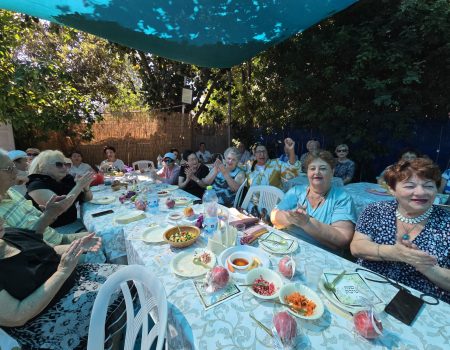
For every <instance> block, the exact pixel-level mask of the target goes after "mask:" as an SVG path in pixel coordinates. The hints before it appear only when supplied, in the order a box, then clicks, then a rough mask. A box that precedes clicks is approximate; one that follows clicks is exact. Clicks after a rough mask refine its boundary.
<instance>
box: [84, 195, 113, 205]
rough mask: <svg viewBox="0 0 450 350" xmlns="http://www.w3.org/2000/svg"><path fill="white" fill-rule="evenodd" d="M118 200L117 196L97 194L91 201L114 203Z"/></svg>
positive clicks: (93, 202)
mask: <svg viewBox="0 0 450 350" xmlns="http://www.w3.org/2000/svg"><path fill="white" fill-rule="evenodd" d="M115 200H116V197H114V196H108V195H107V196H97V197H94V198H92V199H91V200H90V201H89V203H92V204H110V203H113V202H114V201H115Z"/></svg>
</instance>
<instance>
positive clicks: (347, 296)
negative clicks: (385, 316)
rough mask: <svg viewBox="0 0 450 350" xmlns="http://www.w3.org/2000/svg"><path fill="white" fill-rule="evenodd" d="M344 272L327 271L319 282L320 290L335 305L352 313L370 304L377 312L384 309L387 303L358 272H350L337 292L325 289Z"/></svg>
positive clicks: (340, 283)
mask: <svg viewBox="0 0 450 350" xmlns="http://www.w3.org/2000/svg"><path fill="white" fill-rule="evenodd" d="M340 272H342V270H326V271H324V272H323V275H322V277H321V278H320V281H319V289H320V290H321V291H322V293H323V295H325V297H326V298H327V299H328V300H329V301H330V302H332V303H333V304H334V305H336V306H337V307H339V308H340V309H342V310H345V311H348V312H350V313H353V314H354V313H356V312H358V311H361V310H365V309H367V305H368V302H370V303H371V304H372V305H374V307H375V309H376V310H377V311H382V310H383V309H384V306H385V303H384V302H383V300H382V299H380V297H379V296H378V295H377V294H376V293H375V292H374V291H373V290H372V289H371V288H370V287H369V285H368V284H367V282H366V280H365V279H364V277H362V276H361V275H360V274H359V273H357V272H348V273H346V274H345V275H344V276H342V278H341V279H340V280H339V282H338V283H337V284H336V286H335V288H336V291H335V292H332V291H329V290H327V289H326V288H325V287H324V283H325V282H332V281H333V280H334V278H335V277H336V276H337V275H338V274H339V273H340Z"/></svg>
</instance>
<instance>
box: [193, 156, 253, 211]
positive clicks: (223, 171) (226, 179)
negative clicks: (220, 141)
mask: <svg viewBox="0 0 450 350" xmlns="http://www.w3.org/2000/svg"><path fill="white" fill-rule="evenodd" d="M224 156H225V164H223V163H222V162H221V161H220V160H219V159H217V160H216V162H215V163H214V167H213V168H212V169H211V171H210V172H209V174H208V176H207V177H205V178H204V179H203V180H202V181H201V183H202V184H205V185H211V184H212V187H213V188H214V190H215V191H216V194H217V197H218V198H219V203H220V204H223V205H225V206H227V207H232V206H233V203H234V198H235V196H236V192H237V190H238V189H239V187H240V186H241V185H242V183H243V182H244V181H245V172H244V170H243V169H242V168H240V167H238V163H239V159H240V157H241V154H240V153H239V150H238V149H237V148H236V147H229V148H227V149H226V150H225V153H224Z"/></svg>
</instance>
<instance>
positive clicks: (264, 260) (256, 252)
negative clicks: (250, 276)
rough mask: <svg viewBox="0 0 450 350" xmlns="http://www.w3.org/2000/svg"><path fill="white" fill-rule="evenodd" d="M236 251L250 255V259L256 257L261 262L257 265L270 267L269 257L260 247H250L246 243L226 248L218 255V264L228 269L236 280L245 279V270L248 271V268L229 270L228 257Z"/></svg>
mask: <svg viewBox="0 0 450 350" xmlns="http://www.w3.org/2000/svg"><path fill="white" fill-rule="evenodd" d="M236 252H246V253H248V254H250V255H251V256H252V261H253V258H257V259H258V260H259V261H260V262H261V265H259V266H258V267H266V268H270V259H269V257H268V256H267V254H266V253H265V252H264V251H263V250H261V249H258V248H255V247H251V246H248V245H241V246H235V247H230V248H227V249H225V250H224V251H223V252H222V253H221V254H220V255H219V261H218V263H219V264H220V265H222V266H223V267H225V268H226V269H227V270H228V272H229V274H230V276H231V277H233V278H234V279H236V280H239V281H243V280H245V277H246V276H247V272H248V271H249V270H234V272H231V271H230V270H229V268H228V264H227V260H228V257H229V256H230V255H231V254H233V253H236ZM250 271H251V270H250Z"/></svg>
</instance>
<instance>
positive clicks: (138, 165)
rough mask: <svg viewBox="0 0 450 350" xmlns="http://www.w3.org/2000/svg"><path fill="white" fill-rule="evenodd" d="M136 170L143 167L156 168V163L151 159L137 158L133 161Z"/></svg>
mask: <svg viewBox="0 0 450 350" xmlns="http://www.w3.org/2000/svg"><path fill="white" fill-rule="evenodd" d="M132 166H133V169H134V170H141V169H147V168H150V169H154V168H155V164H154V163H153V162H152V161H151V160H137V161H135V162H133V164H132Z"/></svg>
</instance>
